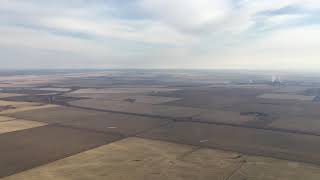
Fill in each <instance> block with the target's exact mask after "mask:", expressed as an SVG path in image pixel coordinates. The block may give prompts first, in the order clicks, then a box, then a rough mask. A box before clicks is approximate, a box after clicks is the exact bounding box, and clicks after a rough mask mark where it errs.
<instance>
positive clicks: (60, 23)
mask: <svg viewBox="0 0 320 180" xmlns="http://www.w3.org/2000/svg"><path fill="white" fill-rule="evenodd" d="M0 62H1V66H0V68H4V69H5V68H205V69H211V68H212V69H216V68H223V69H234V68H245V69H269V68H273V69H305V70H320V1H319V0H50V1H49V0H1V1H0Z"/></svg>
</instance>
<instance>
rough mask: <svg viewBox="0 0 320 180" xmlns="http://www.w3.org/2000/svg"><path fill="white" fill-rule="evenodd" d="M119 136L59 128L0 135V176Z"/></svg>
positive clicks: (80, 150)
mask: <svg viewBox="0 0 320 180" xmlns="http://www.w3.org/2000/svg"><path fill="white" fill-rule="evenodd" d="M119 138H120V137H119V136H115V135H111V134H101V133H96V132H91V131H81V130H78V129H74V128H67V127H60V126H54V125H49V126H42V127H38V128H32V129H26V130H23V131H16V132H11V133H5V134H2V135H0V152H1V156H0V177H4V176H8V175H11V174H15V173H18V172H21V171H23V170H27V169H31V168H33V167H36V166H39V165H43V164H46V163H49V162H52V161H55V160H57V159H61V158H64V157H66V156H70V155H73V154H76V153H79V152H82V151H84V150H88V149H91V148H94V147H97V146H100V145H103V144H106V143H108V142H112V141H115V140H118V139H119Z"/></svg>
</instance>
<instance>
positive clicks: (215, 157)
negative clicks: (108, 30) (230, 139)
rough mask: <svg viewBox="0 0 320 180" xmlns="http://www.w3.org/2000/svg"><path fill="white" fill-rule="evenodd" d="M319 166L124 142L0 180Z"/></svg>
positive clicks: (164, 179)
mask: <svg viewBox="0 0 320 180" xmlns="http://www.w3.org/2000/svg"><path fill="white" fill-rule="evenodd" d="M319 177H320V167H318V166H314V165H310V164H304V163H298V162H291V161H285V160H278V159H272V158H264V157H256V156H246V155H241V154H238V153H232V152H227V151H219V150H212V149H203V148H198V147H195V146H189V145H181V144H175V143H168V142H163V141H156V140H148V139H141V138H127V139H124V140H121V141H117V142H114V143H111V144H108V145H104V146H101V147H98V148H95V149H91V150H89V151H86V152H82V153H80V154H76V155H73V156H70V157H67V158H65V159H61V160H58V161H55V162H52V163H49V164H46V165H43V166H40V167H36V168H34V169H31V170H27V171H24V172H21V173H18V174H14V175H12V176H9V177H6V178H3V179H4V180H25V179H28V180H43V179H46V180H57V179H59V180H82V179H83V180H85V179H92V180H104V179H107V180H128V179H130V180H141V179H146V180H149V179H150V180H195V179H196V180H244V179H247V180H301V179H306V180H318V179H319Z"/></svg>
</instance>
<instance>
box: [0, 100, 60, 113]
mask: <svg viewBox="0 0 320 180" xmlns="http://www.w3.org/2000/svg"><path fill="white" fill-rule="evenodd" d="M0 106H13V107H15V108H14V109H8V110H3V111H0V114H11V113H15V112H20V111H28V110H34V109H43V108H49V107H57V106H58V105H53V104H42V103H33V102H15V101H2V100H0Z"/></svg>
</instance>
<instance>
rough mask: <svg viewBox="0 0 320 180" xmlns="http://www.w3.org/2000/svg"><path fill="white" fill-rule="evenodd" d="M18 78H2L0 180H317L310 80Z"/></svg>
mask: <svg viewBox="0 0 320 180" xmlns="http://www.w3.org/2000/svg"><path fill="white" fill-rule="evenodd" d="M6 73H7V72H6ZM6 73H5V74H6ZM14 73H16V72H14ZM14 73H13V75H7V76H4V75H2V74H1V71H0V87H1V89H0V90H1V93H0V98H1V101H0V152H1V156H0V178H2V177H4V178H5V179H21V180H25V179H31V180H40V179H49V180H50V179H65V180H70V179H75V180H78V179H97V180H100V179H108V180H109V179H110V180H113V179H115V180H125V179H132V180H141V179H148V180H149V179H155V180H175V179H178V180H179V179H180V180H185V179H186V180H188V179H190V180H191V179H192V180H193V179H197V180H214V179H217V180H218V179H219V180H300V179H306V180H318V179H320V154H319V151H320V143H319V142H320V123H319V122H320V121H319V120H318V119H319V117H320V111H319V102H320V89H319V87H320V81H319V80H318V79H319V78H318V76H316V77H313V78H310V77H309V76H308V78H306V77H307V76H303V77H299V76H300V75H301V74H298V75H295V76H292V77H290V78H286V77H288V76H283V77H284V78H283V83H282V84H281V85H280V86H272V82H271V81H270V79H271V75H270V74H272V73H273V72H263V73H262V72H261V73H257V72H242V71H234V72H232V73H231V72H228V71H226V72H225V71H209V70H208V71H207V70H200V71H193V70H181V71H180V70H172V71H169V70H168V71H166V70H159V71H158V70H152V71H150V70H147V71H143V70H105V71H89V70H88V72H86V71H84V72H82V71H81V72H79V71H76V72H69V73H68V72H67V71H64V70H63V73H61V74H60V73H59V72H55V71H53V72H50V73H48V74H46V71H40V72H39V74H38V75H37V73H34V72H24V71H23V72H21V73H22V74H24V73H27V74H31V75H14ZM8 176H9V177H8Z"/></svg>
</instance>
